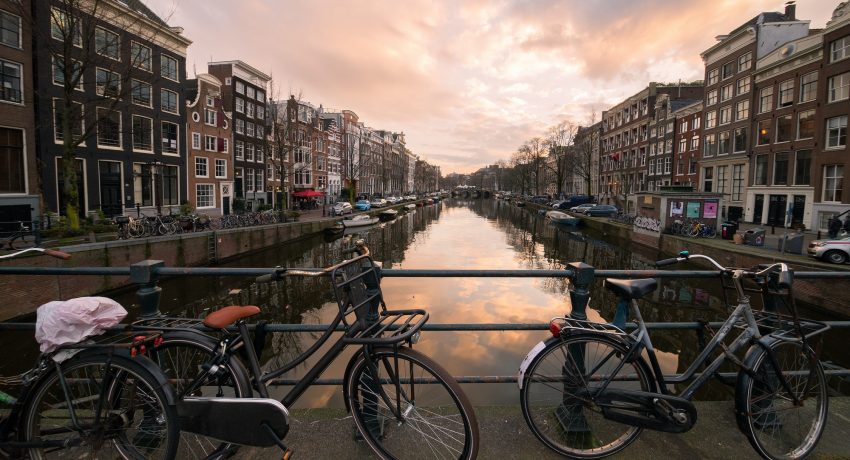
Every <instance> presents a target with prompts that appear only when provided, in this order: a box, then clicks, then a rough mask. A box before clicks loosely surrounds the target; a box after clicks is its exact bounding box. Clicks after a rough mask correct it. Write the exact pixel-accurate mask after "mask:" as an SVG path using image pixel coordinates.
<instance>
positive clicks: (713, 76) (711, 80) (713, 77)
mask: <svg viewBox="0 0 850 460" xmlns="http://www.w3.org/2000/svg"><path fill="white" fill-rule="evenodd" d="M719 76H720V71H719V70H718V69H711V70H709V71H708V84H709V85H713V84H715V83H717V79H718V77H719Z"/></svg>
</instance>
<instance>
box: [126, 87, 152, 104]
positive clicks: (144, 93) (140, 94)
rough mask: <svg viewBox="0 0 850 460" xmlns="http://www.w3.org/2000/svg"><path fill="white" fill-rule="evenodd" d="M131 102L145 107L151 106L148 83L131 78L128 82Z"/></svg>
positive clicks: (150, 90)
mask: <svg viewBox="0 0 850 460" xmlns="http://www.w3.org/2000/svg"><path fill="white" fill-rule="evenodd" d="M130 87H131V93H132V98H133V104H137V105H142V106H145V107H153V103H152V100H151V92H152V89H151V85H150V83H145V82H141V81H139V80H133V82H132V83H131V84H130Z"/></svg>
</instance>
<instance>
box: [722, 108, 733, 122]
mask: <svg viewBox="0 0 850 460" xmlns="http://www.w3.org/2000/svg"><path fill="white" fill-rule="evenodd" d="M729 123H732V106H729V105H727V106H726V107H723V108H721V109H720V124H721V125H727V124H729Z"/></svg>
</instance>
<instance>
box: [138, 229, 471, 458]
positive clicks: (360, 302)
mask: <svg viewBox="0 0 850 460" xmlns="http://www.w3.org/2000/svg"><path fill="white" fill-rule="evenodd" d="M358 252H360V255H358V256H357V257H354V258H352V259H351V260H347V261H343V262H342V263H340V264H337V265H334V266H332V267H328V268H325V269H323V270H319V271H303V270H291V269H284V268H277V269H274V270H273V273H272V274H270V275H264V276H262V277H260V278H258V281H260V282H272V281H276V280H280V279H282V278H283V277H285V276H309V277H315V276H329V277H330V280H331V283H332V285H333V290H334V294H335V296H336V299H337V304H338V306H339V311H338V313H337V315H336V317H335V318H334V319H333V321H331V324H330V325H329V326H328V329H327V330H326V331H325V332H324V333H323V334H322V335H321V337H320V338H319V339H318V340H317V341H316V342H315V343H314V344H313V345H312V346H310V347H309V348H308V349H307V350H305V351H304V352H303V353H302V354H301V355H299V356H297V357H296V358H294V359H293V360H292V361H290V362H289V363H286V364H284V365H282V366H281V367H280V368H278V369H275V370H270V371H266V372H263V371H262V370H261V368H260V364H259V361H258V358H257V356H258V355H260V354H261V352H262V349H263V346H264V343H265V341H264V339H263V337H262V336H258V337H254V338H253V339H252V336H251V334H250V333H249V329H248V324H247V323H246V318H248V317H251V316H254V315H256V314H258V313H259V312H260V309H259V308H258V307H255V306H231V307H224V308H222V309H220V310H217V311H215V312H212V313H210V314H209V315H207V317H206V318H204V319H203V320H192V319H184V318H156V319H151V320H143V321H139V322H137V323H134V327H136V328H141V329H155V330H159V331H163V339H164V340H163V342H162V343H161V344H159V345H158V346H157V347H155V348H154V349H153V350H152V352H151V357H152V358H153V359H154V360H155V361H156V362H157V363H158V364H159V365H160V367H161V368H162V369H163V371H164V372H165V373H166V375H168V376H169V379H171V381H172V382H173V384H174V385H175V387H176V389H177V393H178V398H180V399H181V401H182V402H181V421H183V422H184V423H183V424H182V425H181V428H182V430H183V431H184V434H183V442H182V443H181V446H183V447H181V449H184V451H181V456H183V457H186V458H219V457H226V456H228V455H230V454H231V453H232V452H233V451H234V450H235V449H236V446H237V445H252V446H257V445H259V446H274V445H277V446H279V447H281V449H283V450H284V452H285V454H284V455H285V456H287V455H288V454H289V453H290V452H291V451H290V450H289V449H288V448H287V447H286V445H285V444H284V443H283V439H284V437H285V436H286V433H287V432H288V430H289V414H288V411H287V409H286V408H288V407H292V405H293V404H294V403H295V402H296V401H297V400H298V398H299V397H300V396H301V395H302V394H303V393H304V392H305V390H307V388H308V387H310V386H311V385H312V384H313V383H314V382H315V381H316V380H317V379H318V378H319V376H320V375H321V374H322V373H323V372H324V371H325V370H326V369H327V368H328V366H329V365H330V364H331V362H332V361H333V360H334V359H336V358H337V357H338V356H339V355H340V354H341V353H342V351H343V350H344V349H345V348H346V347H348V346H354V347H357V348H358V349H357V351H356V352H355V353H354V355H353V356H352V358H351V359H350V360H349V362H348V365H347V366H346V370H345V375H344V378H343V385H342V386H343V388H342V391H343V397H344V400H345V405H346V409H348V410H349V411H350V413H351V414H352V416H353V419H354V422H355V424H356V426H357V429H358V431H359V433H360V434H361V435H362V437H363V439H364V440H365V441H366V442H367V443H368V445H369V446H370V447H371V448H372V449H373V450H374V452H375V453H376V454H377V455H378V456H379V457H381V458H385V459H404V458H411V459H413V458H415V459H422V458H453V459H473V458H476V456H477V453H478V446H479V434H478V423H477V420H476V417H475V413H474V411H473V408H472V405H471V404H470V402H469V400H468V399H467V397H466V395H465V394H464V393H463V391H462V390H461V388H460V386H459V384H458V383H457V381H456V380H455V379H454V378H453V377H452V376H451V375H450V374H449V373H448V372H447V371H446V370H445V369H443V368H442V366H440V365H439V364H437V363H436V362H434V361H433V360H432V359H430V358H428V357H427V356H425V355H423V354H421V353H419V352H417V351H416V350H414V349H413V348H412V347H413V345H414V344H415V343H417V342H418V341H419V338H420V329H421V328H422V326H423V325H424V324H425V322H426V321H427V320H428V313H427V312H425V311H424V310H396V311H391V310H388V309H387V308H386V305H385V304H384V300H383V297H382V295H381V290H380V285H379V277H380V274H379V271H378V269H377V267H376V265H375V263H374V262H373V261H372V259H371V258H370V257H369V251H368V248H366V246H365V244H363V243H362V242H360V243H359V251H358ZM201 325H203V326H206V327H208V328H212V329H213V330H215V331H218V336H217V337H213V336H209V335H205V334H201V333H200V332H198V331H197V330H194V329H191V328H193V327H199V326H201ZM340 326H341V327H342V330H343V332H342V334H341V336H340V337H339V339H338V340H336V341H335V342H332V343H330V344H329V345H327V344H328V342H329V339H330V338H331V336H332V335H333V334H334V332H335V331H337V329H338V327H340ZM326 345H327V348H326V351H325V353H324V354H323V355H322V356H321V357H320V358H319V359H318V361H317V362H316V364H315V365H313V367H312V368H310V369H309V370H308V371H307V372H306V374H304V376H303V377H301V378H300V379H299V380H298V382H297V383H296V384H295V385H294V386H293V387H292V388H291V389H290V390H289V392H288V393H287V394H286V395H285V396H284V397H283V399H282V400H281V401H276V400H272V399H268V397H269V393H268V388H267V386H268V384H269V383H270V382H271V381H272V380H274V379H277V378H278V377H280V376H282V375H283V374H284V373H286V372H288V371H290V370H292V369H294V368H295V367H296V366H299V365H301V364H302V363H304V362H305V361H306V360H307V359H308V358H309V357H310V356H312V355H314V354H315V353H316V352H318V351H319V349H321V348H322V347H324V346H326ZM243 360H244V361H245V362H246V363H247V370H246V368H245V366H244V365H243ZM199 369H200V370H201V371H200V372H199ZM252 384H253V385H252ZM255 391H256V393H257V394H259V396H260V399H246V398H250V397H251V396H252V395H253V394H254V392H255ZM200 414H203V416H200ZM211 414H214V416H212V415H211ZM275 414H277V415H275ZM209 420H214V423H212V422H209ZM222 441H223V442H222Z"/></svg>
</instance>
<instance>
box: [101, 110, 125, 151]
mask: <svg viewBox="0 0 850 460" xmlns="http://www.w3.org/2000/svg"><path fill="white" fill-rule="evenodd" d="M97 146H98V147H119V148H120V147H121V112H118V111H116V110H108V109H104V108H100V107H98V109H97Z"/></svg>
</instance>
